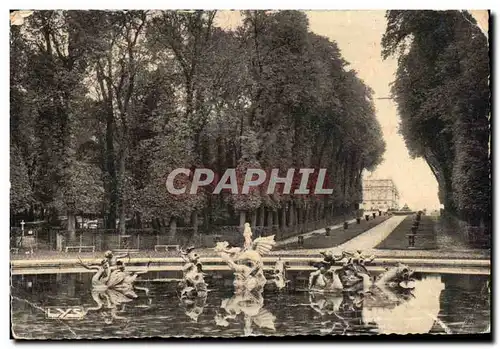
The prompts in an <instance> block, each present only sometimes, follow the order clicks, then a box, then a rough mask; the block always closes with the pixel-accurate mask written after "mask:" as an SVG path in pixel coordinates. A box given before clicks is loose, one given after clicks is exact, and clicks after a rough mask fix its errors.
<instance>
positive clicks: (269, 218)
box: [267, 209, 273, 228]
mask: <svg viewBox="0 0 500 349" xmlns="http://www.w3.org/2000/svg"><path fill="white" fill-rule="evenodd" d="M267 226H268V227H269V228H271V227H272V226H273V211H272V210H271V209H268V211H267Z"/></svg>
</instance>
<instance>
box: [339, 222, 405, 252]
mask: <svg viewBox="0 0 500 349" xmlns="http://www.w3.org/2000/svg"><path fill="white" fill-rule="evenodd" d="M406 217H407V216H392V217H391V218H389V219H387V220H386V221H384V222H382V223H380V224H379V225H377V226H375V227H373V228H371V229H370V230H367V231H366V232H364V233H362V234H360V235H358V236H356V237H355V238H353V239H351V240H349V241H347V242H345V243H343V244H342V245H339V246H337V247H335V249H339V250H345V251H352V250H369V249H372V248H374V247H375V246H377V245H378V244H379V243H381V242H382V241H383V240H384V239H385V238H386V237H388V236H389V234H391V233H392V231H393V230H394V229H395V228H396V227H397V226H398V225H399V224H400V223H401V222H402V221H403V220H404V219H405V218H406Z"/></svg>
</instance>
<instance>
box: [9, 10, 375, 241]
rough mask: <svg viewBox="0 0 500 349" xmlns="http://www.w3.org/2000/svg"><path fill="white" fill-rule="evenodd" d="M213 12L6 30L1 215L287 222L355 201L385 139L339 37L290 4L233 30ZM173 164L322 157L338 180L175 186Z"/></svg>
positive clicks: (114, 16)
mask: <svg viewBox="0 0 500 349" xmlns="http://www.w3.org/2000/svg"><path fill="white" fill-rule="evenodd" d="M216 15H217V14H216V12H215V11H189V12H176V11H36V12H35V13H34V14H33V15H32V16H30V17H29V18H27V20H26V22H25V24H24V25H23V26H18V27H16V26H12V28H11V50H10V54H11V56H10V57H11V59H10V62H11V63H10V64H11V100H10V101H11V103H10V105H11V107H10V108H11V109H10V110H11V183H12V185H11V197H10V198H11V211H12V212H11V213H13V214H15V213H19V212H24V213H26V212H29V213H31V214H32V215H35V216H37V217H39V218H42V219H47V220H50V219H52V218H53V219H55V218H56V217H57V216H59V215H61V214H67V215H68V219H69V225H68V226H69V227H70V229H73V227H74V215H75V213H78V212H84V213H94V214H96V215H98V216H101V217H105V218H106V219H105V221H106V222H107V223H106V224H107V227H108V228H111V229H114V228H115V221H116V220H117V219H118V220H119V222H120V223H119V230H120V232H124V231H125V221H126V217H134V218H135V220H136V221H144V220H148V221H150V220H154V221H155V222H157V223H158V222H159V224H164V225H171V227H172V228H175V226H176V224H177V222H181V223H184V224H194V226H197V225H198V223H199V221H198V220H199V219H200V218H201V219H202V222H203V224H206V225H211V224H212V225H213V224H234V223H236V222H238V215H239V217H240V221H241V222H242V221H245V220H247V219H252V220H253V222H254V223H255V220H256V217H257V216H258V217H259V222H258V223H259V225H264V223H266V224H269V225H271V224H277V223H278V221H277V220H278V214H277V213H278V211H281V215H280V216H279V217H287V218H286V219H287V220H288V222H289V223H290V222H292V223H293V222H295V223H296V222H298V221H305V220H312V219H318V218H319V217H325V216H326V215H333V214H336V213H339V212H344V211H346V210H348V209H350V208H352V207H353V205H354V204H355V203H356V202H359V201H361V176H362V171H363V170H364V169H369V170H371V169H373V168H374V167H375V166H376V165H377V164H378V163H379V162H380V161H381V159H382V154H383V152H384V149H385V143H384V142H383V139H382V134H381V130H380V125H379V124H378V122H377V121H376V119H375V110H374V106H373V100H372V91H371V90H370V88H369V87H367V86H366V85H365V84H364V83H363V82H362V81H361V80H360V79H359V78H358V77H357V75H356V72H355V71H353V70H349V69H347V62H346V61H345V60H344V59H343V58H342V56H341V53H340V51H339V49H338V47H337V45H336V43H335V42H331V41H329V40H328V39H327V38H324V37H321V36H318V35H316V34H313V33H311V32H309V31H308V20H307V17H306V15H305V14H304V13H302V12H299V11H279V12H265V11H245V12H244V13H243V18H244V20H243V23H242V25H241V26H240V27H238V28H237V29H236V30H233V31H229V30H224V29H223V28H220V27H218V26H216V25H215V24H214V22H215V21H216ZM179 167H182V168H196V167H203V168H210V169H212V170H213V171H214V172H215V173H219V174H222V173H224V171H225V170H226V169H227V168H237V169H238V170H239V171H243V170H245V169H246V168H249V167H252V168H264V169H268V168H280V169H281V170H282V171H283V172H282V173H283V175H284V174H285V173H286V170H287V169H288V168H294V167H295V168H301V167H312V168H326V169H327V174H328V182H329V183H330V186H332V185H333V187H334V188H335V190H334V193H333V195H331V196H328V197H324V196H323V197H315V196H314V195H301V196H294V195H279V194H275V195H267V194H266V193H265V192H260V191H254V192H253V193H252V195H230V194H227V195H217V196H214V195H210V194H207V193H208V192H210V191H211V189H213V188H207V191H205V192H204V191H203V190H200V191H198V194H197V195H189V194H186V195H171V194H169V193H168V192H167V190H166V187H165V179H166V175H167V174H168V173H170V172H171V171H172V170H173V169H175V168H179ZM257 212H258V213H259V214H258V215H257ZM248 214H250V215H251V217H252V218H249V216H248ZM280 219H281V218H280ZM282 223H283V221H282Z"/></svg>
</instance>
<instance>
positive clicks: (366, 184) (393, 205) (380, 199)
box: [363, 179, 399, 211]
mask: <svg viewBox="0 0 500 349" xmlns="http://www.w3.org/2000/svg"><path fill="white" fill-rule="evenodd" d="M363 209H364V210H367V211H370V210H374V211H375V210H381V211H387V210H389V209H393V210H397V209H399V192H398V188H396V185H395V184H394V182H393V180H392V179H365V180H363Z"/></svg>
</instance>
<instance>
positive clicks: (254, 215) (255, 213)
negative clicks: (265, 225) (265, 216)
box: [250, 211, 257, 229]
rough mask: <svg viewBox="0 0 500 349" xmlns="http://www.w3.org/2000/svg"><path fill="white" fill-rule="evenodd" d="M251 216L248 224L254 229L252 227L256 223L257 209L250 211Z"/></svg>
mask: <svg viewBox="0 0 500 349" xmlns="http://www.w3.org/2000/svg"><path fill="white" fill-rule="evenodd" d="M251 217H252V218H251V219H252V221H251V224H250V226H251V227H252V229H254V228H255V226H256V225H257V211H253V212H252V213H251Z"/></svg>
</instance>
